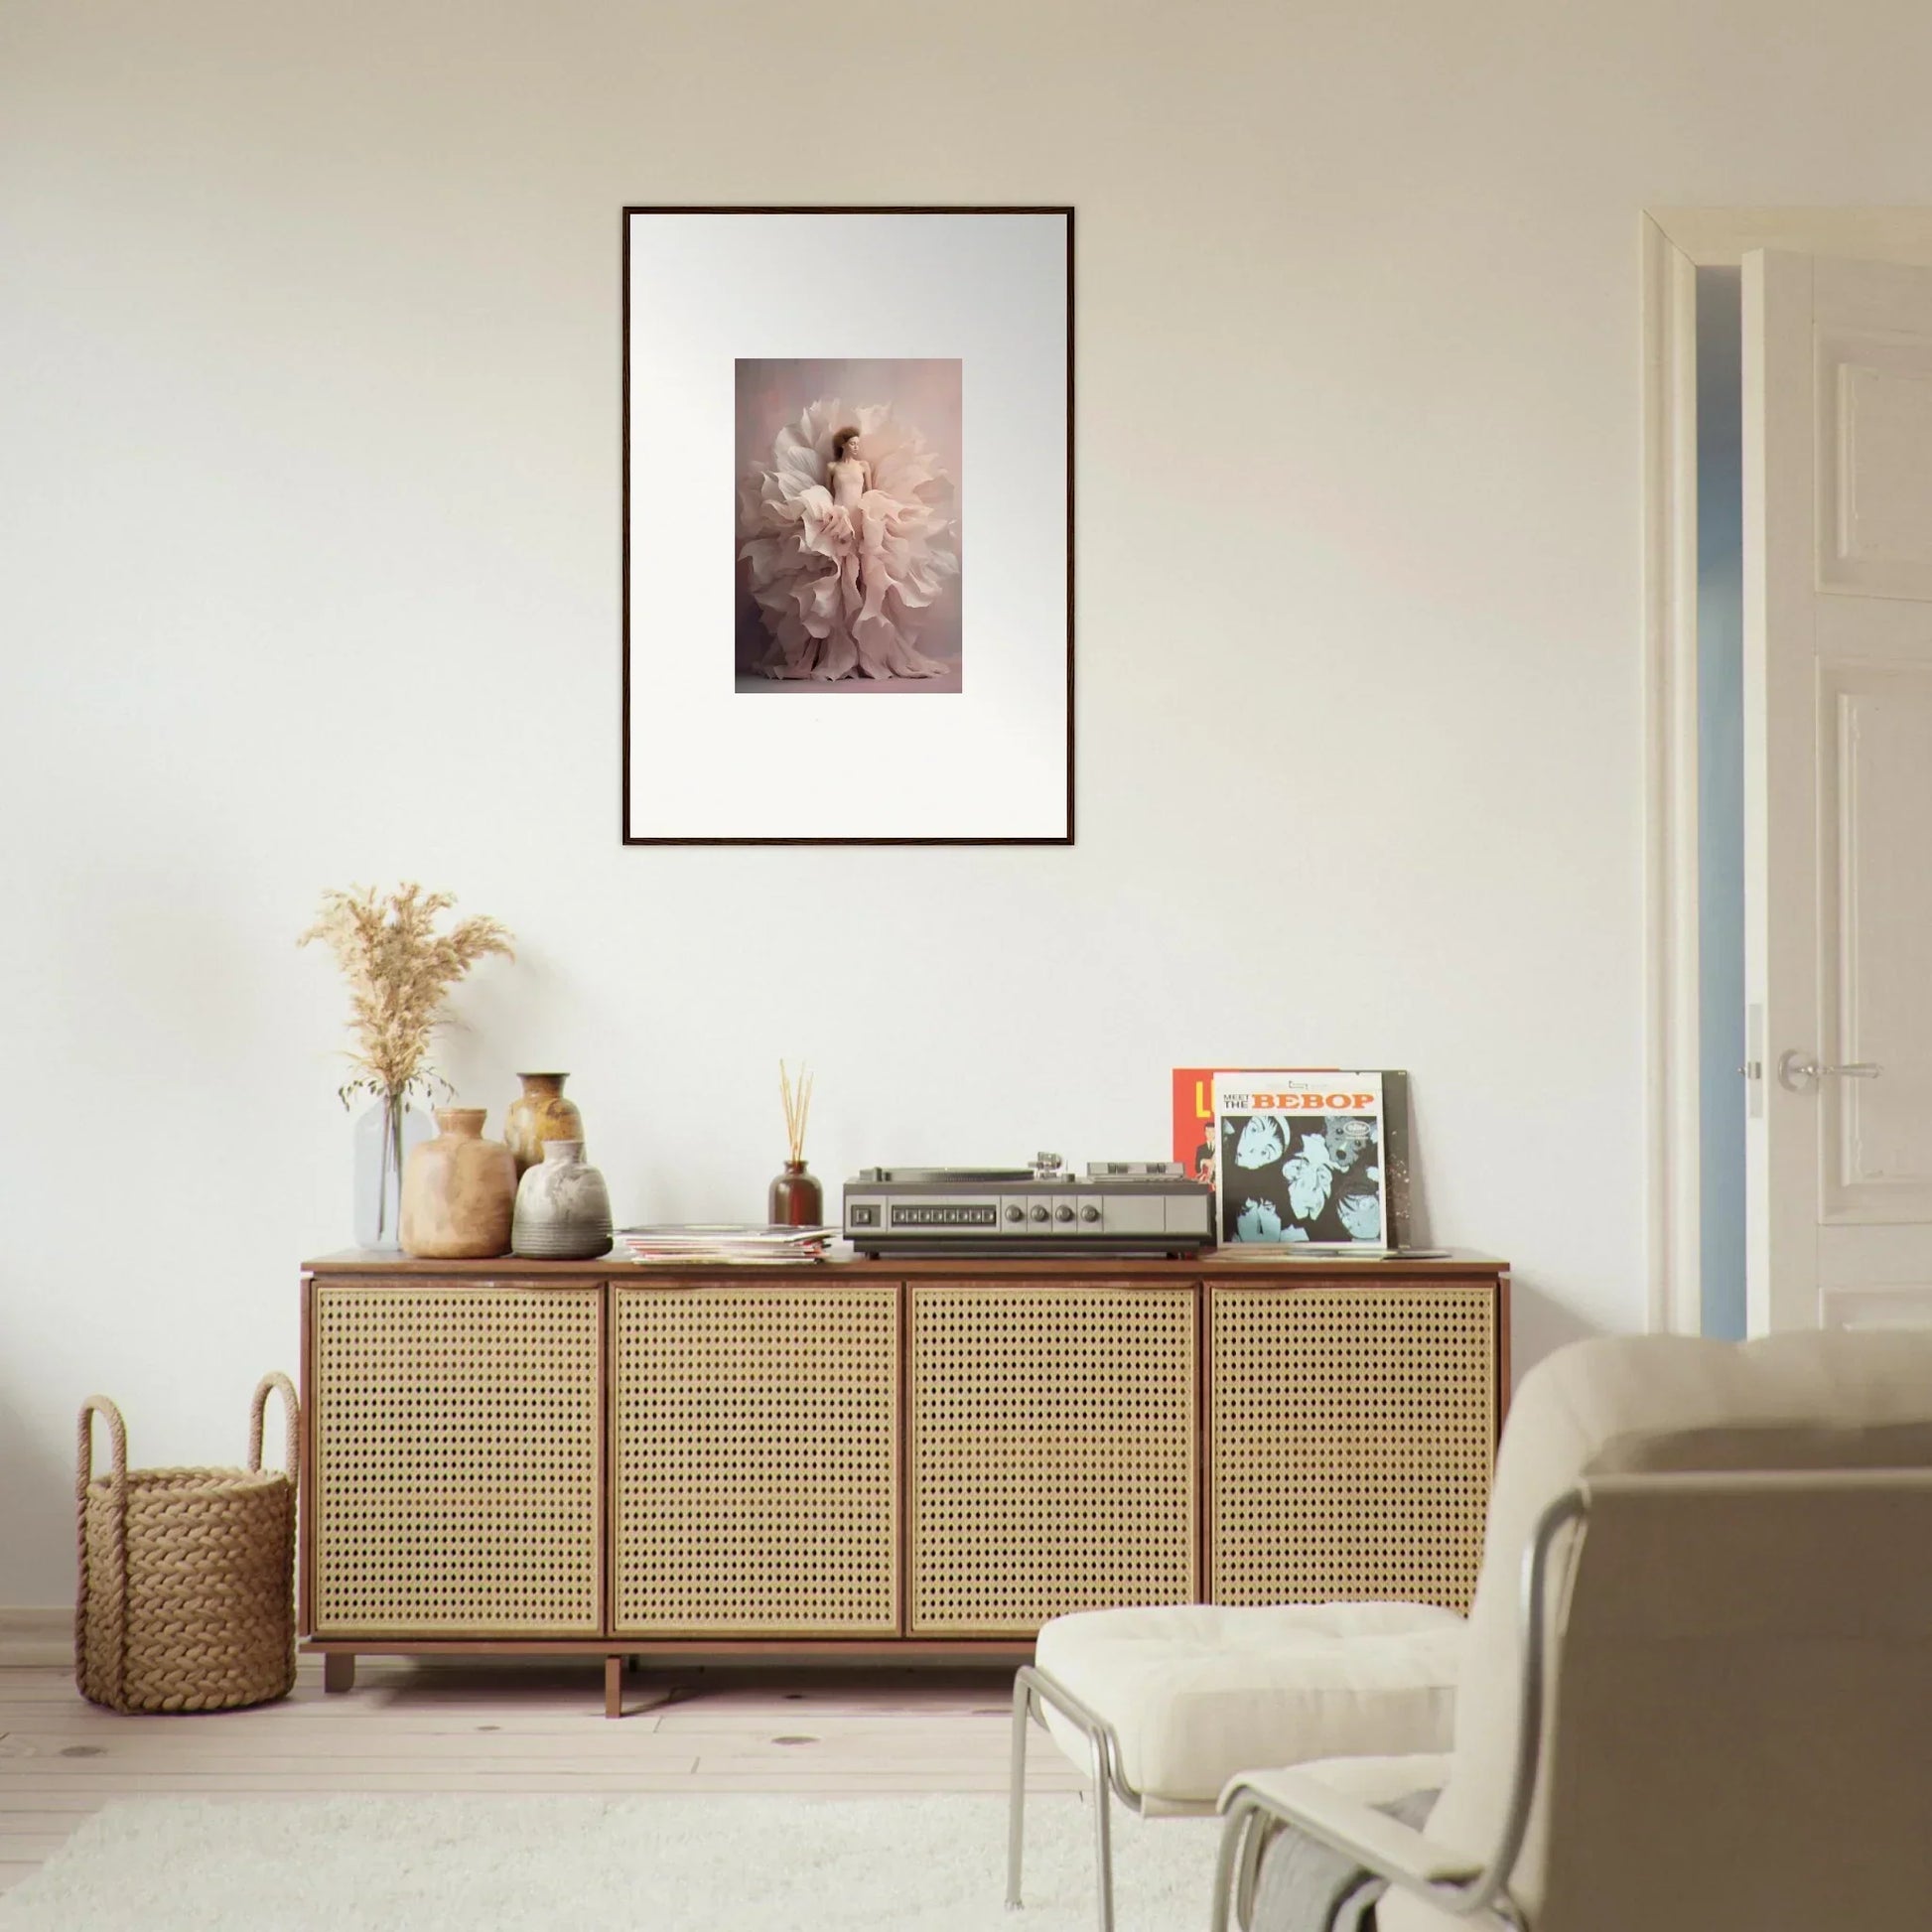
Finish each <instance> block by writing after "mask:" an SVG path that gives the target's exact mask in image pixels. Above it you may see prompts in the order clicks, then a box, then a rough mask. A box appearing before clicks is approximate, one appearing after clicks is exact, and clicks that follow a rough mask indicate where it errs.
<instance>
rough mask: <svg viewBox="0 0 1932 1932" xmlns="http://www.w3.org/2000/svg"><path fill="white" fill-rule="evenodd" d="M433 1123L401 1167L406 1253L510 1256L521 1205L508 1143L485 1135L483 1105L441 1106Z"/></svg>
mask: <svg viewBox="0 0 1932 1932" xmlns="http://www.w3.org/2000/svg"><path fill="white" fill-rule="evenodd" d="M436 1129H437V1132H436V1138H435V1140H433V1141H425V1142H424V1143H423V1144H422V1146H421V1147H417V1148H412V1149H411V1150H410V1153H409V1159H408V1162H407V1164H406V1165H405V1166H404V1168H403V1173H402V1250H403V1253H404V1254H408V1255H415V1256H417V1257H418V1258H420V1259H422V1260H425V1261H458V1260H482V1259H483V1258H485V1257H487V1256H490V1255H502V1254H508V1253H509V1246H510V1216H511V1213H512V1212H513V1210H514V1208H515V1205H516V1163H515V1162H514V1161H512V1160H511V1159H510V1151H509V1149H508V1148H506V1147H505V1146H504V1145H503V1144H502V1142H501V1141H486V1140H484V1139H483V1108H481V1107H439V1108H438V1109H437V1113H436Z"/></svg>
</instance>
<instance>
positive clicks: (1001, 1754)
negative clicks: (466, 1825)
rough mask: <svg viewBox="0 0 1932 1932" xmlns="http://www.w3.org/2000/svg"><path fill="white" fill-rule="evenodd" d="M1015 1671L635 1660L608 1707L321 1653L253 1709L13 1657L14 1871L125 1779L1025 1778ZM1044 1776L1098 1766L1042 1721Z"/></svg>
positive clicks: (6, 1752)
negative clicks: (123, 1695)
mask: <svg viewBox="0 0 1932 1932" xmlns="http://www.w3.org/2000/svg"><path fill="white" fill-rule="evenodd" d="M1012 1683H1013V1675H1012V1671H1011V1670H1010V1669H1007V1670H958V1669H947V1670H943V1671H941V1670H937V1669H931V1670H905V1669H888V1668H880V1669H875V1670H866V1671H854V1670H844V1671H837V1672H834V1671H807V1670H801V1669H797V1668H795V1667H785V1668H783V1669H778V1668H772V1669H766V1670H759V1671H752V1670H745V1669H731V1670H724V1669H716V1670H713V1669H699V1668H695V1667H692V1668H680V1669H677V1670H673V1671H665V1672H659V1671H646V1672H632V1673H630V1674H629V1675H628V1676H627V1677H626V1679H625V1692H624V1710H625V1713H626V1715H625V1716H624V1717H623V1718H622V1719H621V1720H618V1721H615V1722H613V1721H611V1720H609V1719H607V1718H606V1717H605V1716H604V1688H603V1667H602V1664H601V1663H600V1662H598V1661H595V1660H593V1661H591V1662H588V1663H584V1664H575V1663H572V1664H564V1665H558V1664H555V1663H544V1664H516V1663H510V1662H507V1661H506V1662H503V1663H497V1664H489V1665H483V1664H474V1663H465V1664H457V1663H442V1662H438V1663H429V1664H411V1663H407V1662H403V1661H400V1660H399V1661H396V1662H389V1661H385V1660H380V1659H369V1658H364V1659H362V1660H361V1661H360V1664H359V1667H358V1669H357V1672H356V1680H355V1689H354V1690H353V1691H352V1692H350V1693H349V1694H348V1695H347V1696H345V1697H330V1696H327V1695H325V1693H324V1691H323V1688H322V1666H321V1662H320V1660H319V1659H315V1658H310V1657H305V1658H303V1659H302V1663H301V1668H300V1671H299V1673H298V1678H297V1682H296V1688H295V1691H294V1694H293V1695H292V1696H291V1697H289V1698H287V1699H285V1700H284V1701H283V1702H281V1703H279V1704H269V1705H263V1706H260V1707H259V1708H257V1709H255V1710H252V1711H229V1712H220V1713H211V1714H208V1715H205V1716H196V1717H172V1718H124V1717H119V1716H117V1715H116V1714H115V1713H113V1712H111V1711H103V1710H101V1709H99V1708H98V1707H97V1706H95V1705H91V1704H87V1703H85V1702H83V1701H82V1699H81V1698H80V1697H79V1696H78V1694H77V1693H76V1692H75V1691H74V1688H73V1680H72V1677H71V1675H70V1674H69V1672H67V1671H64V1670H51V1669H46V1670H43V1669H12V1670H0V1889H3V1888H4V1887H6V1886H7V1885H10V1884H14V1883H17V1882H18V1881H19V1880H20V1879H21V1878H22V1877H24V1876H25V1875H26V1874H27V1873H28V1872H29V1871H31V1870H32V1869H33V1868H34V1866H35V1865H37V1864H38V1863H41V1861H42V1860H44V1859H46V1858H49V1857H51V1856H52V1854H53V1853H54V1851H55V1850H56V1848H57V1847H58V1846H59V1845H60V1844H61V1842H62V1840H63V1839H65V1838H66V1837H67V1835H68V1834H69V1832H71V1831H72V1830H73V1829H74V1828H75V1827H76V1826H77V1825H79V1823H80V1822H81V1820H82V1819H84V1818H85V1817H87V1816H88V1815H89V1814H90V1813H92V1812H95V1811H98V1810H99V1809H100V1807H101V1806H102V1805H104V1804H107V1803H109V1802H111V1801H112V1800H113V1799H115V1798H121V1797H136V1796H162V1797H170V1796H172V1797H187V1796H214V1795H219V1796H221V1797H224V1798H226V1797H235V1798H240V1797H249V1798H289V1797H298V1796H304V1795H311V1794H318V1793H321V1794H336V1793H353V1792H396V1793H401V1792H411V1791H482V1792H496V1793H510V1794H514V1793H518V1792H573V1791H575V1792H600V1793H602V1792H626V1791H639V1792H643V1791H788V1792H797V1793H803V1794H815V1795H819V1796H826V1797H831V1796H837V1795H839V1794H841V1793H861V1792H863V1793H868V1794H873V1793H881V1792H910V1791H990V1792H1000V1791H1004V1790H1005V1789H1006V1779H1007V1759H1006V1753H1007V1745H1008V1729H1007V1725H1008V1722H1009V1719H1010V1716H1011V1706H1010V1704H1009V1701H1008V1700H1009V1698H1010V1696H1011V1691H1012ZM1030 1758H1031V1769H1030V1771H1029V1787H1030V1788H1031V1789H1034V1790H1041V1791H1043V1790H1078V1789H1079V1788H1080V1783H1081V1780H1080V1777H1079V1775H1078V1773H1077V1772H1076V1771H1075V1770H1074V1769H1073V1767H1072V1766H1071V1765H1070V1764H1068V1763H1066V1761H1065V1760H1064V1759H1062V1758H1061V1757H1060V1755H1059V1753H1058V1752H1057V1751H1056V1750H1054V1748H1053V1747H1052V1745H1051V1744H1050V1743H1048V1742H1047V1741H1046V1739H1045V1738H1044V1737H1043V1736H1042V1735H1041V1734H1040V1733H1039V1732H1038V1731H1037V1730H1035V1733H1034V1740H1033V1745H1032V1749H1031V1753H1030Z"/></svg>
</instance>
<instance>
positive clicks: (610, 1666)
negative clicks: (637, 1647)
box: [604, 1657, 623, 1718]
mask: <svg viewBox="0 0 1932 1932" xmlns="http://www.w3.org/2000/svg"><path fill="white" fill-rule="evenodd" d="M604 1715H605V1716H606V1717H607V1718H621V1717H622V1716H623V1659H622V1658H621V1657H607V1658H605V1660H604Z"/></svg>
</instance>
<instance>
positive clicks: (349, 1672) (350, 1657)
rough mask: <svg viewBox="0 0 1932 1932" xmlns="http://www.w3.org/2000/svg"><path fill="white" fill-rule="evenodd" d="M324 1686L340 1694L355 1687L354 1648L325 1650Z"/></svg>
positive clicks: (326, 1689) (323, 1656)
mask: <svg viewBox="0 0 1932 1932" xmlns="http://www.w3.org/2000/svg"><path fill="white" fill-rule="evenodd" d="M322 1688H323V1689H324V1690H325V1691H330V1692H334V1693H336V1694H338V1695H340V1694H341V1693H342V1692H344V1691H352V1690H354V1688H355V1653H354V1651H352V1650H325V1651H324V1652H323V1654H322Z"/></svg>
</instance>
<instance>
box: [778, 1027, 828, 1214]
mask: <svg viewBox="0 0 1932 1932" xmlns="http://www.w3.org/2000/svg"><path fill="white" fill-rule="evenodd" d="M778 1093H779V1097H780V1098H781V1099H782V1100H783V1101H784V1106H785V1144H786V1146H787V1147H788V1148H789V1149H790V1151H791V1158H790V1159H789V1160H788V1161H786V1163H785V1171H784V1173H781V1174H779V1175H778V1177H777V1178H776V1179H775V1180H774V1181H772V1183H771V1188H770V1191H769V1192H768V1193H767V1194H766V1195H765V1197H764V1212H765V1218H766V1220H768V1221H769V1222H770V1224H771V1225H772V1226H773V1227H785V1228H815V1227H822V1226H823V1225H824V1222H825V1190H824V1188H822V1187H821V1186H820V1185H819V1184H818V1176H817V1175H816V1174H815V1173H806V1171H805V1120H806V1117H807V1116H808V1115H809V1114H810V1112H811V1108H812V1076H811V1075H810V1074H809V1073H807V1072H806V1071H805V1069H804V1068H803V1067H802V1066H801V1067H800V1068H799V1069H798V1078H797V1080H796V1081H794V1080H793V1079H792V1077H791V1073H790V1071H789V1070H788V1069H787V1067H786V1066H785V1063H784V1061H783V1060H780V1061H779V1062H778Z"/></svg>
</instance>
